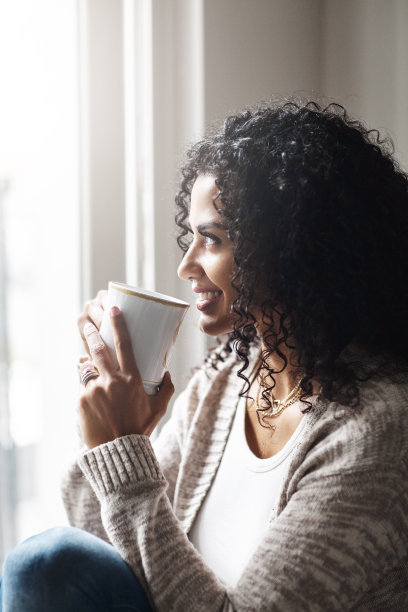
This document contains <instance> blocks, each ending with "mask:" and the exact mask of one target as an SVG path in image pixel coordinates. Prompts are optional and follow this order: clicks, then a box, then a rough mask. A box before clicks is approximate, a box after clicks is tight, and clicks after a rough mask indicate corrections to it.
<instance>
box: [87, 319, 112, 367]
mask: <svg viewBox="0 0 408 612" xmlns="http://www.w3.org/2000/svg"><path fill="white" fill-rule="evenodd" d="M84 335H85V340H86V342H87V345H88V348H89V353H90V355H91V358H92V361H93V362H94V364H95V366H96V367H97V369H98V371H99V373H100V374H101V375H103V374H109V373H111V372H112V371H113V370H114V369H115V366H114V364H113V362H112V359H111V356H110V355H109V350H108V347H107V346H106V345H105V343H104V341H103V340H102V338H101V337H100V335H99V332H98V330H97V329H96V327H95V325H93V323H89V322H88V323H85V325H84Z"/></svg>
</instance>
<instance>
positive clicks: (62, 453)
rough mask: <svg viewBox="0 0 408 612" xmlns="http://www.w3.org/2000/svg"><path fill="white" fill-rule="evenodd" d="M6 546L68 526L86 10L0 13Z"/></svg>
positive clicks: (43, 5)
mask: <svg viewBox="0 0 408 612" xmlns="http://www.w3.org/2000/svg"><path fill="white" fill-rule="evenodd" d="M0 74H1V87H2V95H1V100H0V134H1V139H0V202H1V208H0V214H1V223H0V227H1V228H2V237H3V240H2V245H1V246H2V248H1V249H0V257H1V264H0V274H1V279H0V280H1V288H2V299H1V305H0V316H1V322H2V324H1V341H0V350H1V355H0V363H1V365H2V370H1V401H2V404H1V413H0V419H1V420H0V424H1V430H0V431H1V438H0V444H1V460H2V470H1V471H2V472H3V476H2V481H1V485H2V490H1V498H0V516H1V522H0V526H1V536H2V537H1V540H0V546H2V549H3V550H1V551H0V552H1V553H3V554H4V552H5V550H7V549H8V548H9V547H10V545H12V544H14V543H15V541H19V540H21V539H22V538H24V537H26V536H28V535H32V534H33V533H35V532H37V531H39V530H41V529H43V528H46V527H48V526H50V525H51V524H56V523H58V522H59V523H62V522H64V521H65V515H64V512H63V509H62V504H60V503H59V498H60V496H59V481H60V475H61V472H62V468H63V463H64V462H65V460H66V459H67V457H68V454H69V453H70V452H71V450H72V448H73V445H74V440H73V437H74V436H73V435H71V433H70V432H73V431H74V427H73V422H74V407H75V402H76V397H77V389H78V383H77V379H76V373H75V357H76V355H77V353H78V340H77V333H76V329H75V327H76V315H77V312H78V307H79V282H78V245H79V241H78V168H79V164H78V153H77V151H78V144H77V131H78V129H77V124H78V118H77V41H76V2H75V0H64V1H63V2H55V1H54V0H36V2H32V1H31V0H10V1H7V2H2V3H1V5H0Z"/></svg>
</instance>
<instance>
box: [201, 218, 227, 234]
mask: <svg viewBox="0 0 408 612" xmlns="http://www.w3.org/2000/svg"><path fill="white" fill-rule="evenodd" d="M213 228H217V229H220V230H224V231H225V230H226V229H227V228H226V227H225V225H224V224H223V223H219V222H218V221H208V222H207V223H200V225H197V231H198V233H199V234H201V233H202V232H205V231H206V230H209V229H213Z"/></svg>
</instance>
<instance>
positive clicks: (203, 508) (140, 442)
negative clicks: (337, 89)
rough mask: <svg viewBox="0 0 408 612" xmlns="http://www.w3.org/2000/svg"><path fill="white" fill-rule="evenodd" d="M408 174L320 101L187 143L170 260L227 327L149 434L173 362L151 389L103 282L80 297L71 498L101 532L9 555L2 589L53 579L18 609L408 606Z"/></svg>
mask: <svg viewBox="0 0 408 612" xmlns="http://www.w3.org/2000/svg"><path fill="white" fill-rule="evenodd" d="M407 187H408V181H407V176H406V175H405V174H404V173H403V172H402V171H401V170H400V169H399V168H398V165H397V163H396V162H395V160H394V159H393V158H392V151H391V146H390V143H389V142H388V141H381V140H380V138H379V135H378V133H377V132H373V131H370V130H367V129H366V128H365V127H364V126H363V125H362V124H361V123H359V122H357V121H353V120H351V119H349V118H348V116H347V114H346V113H345V111H344V110H343V109H342V108H341V107H339V106H337V105H333V104H332V105H330V106H328V107H327V108H324V109H322V108H320V107H319V106H318V105H317V104H315V103H308V104H302V103H296V102H294V101H291V102H289V103H282V104H278V105H275V106H271V107H265V108H259V109H256V110H254V111H250V110H248V111H245V112H243V113H241V114H239V115H236V116H233V117H230V118H228V119H227V120H226V122H225V124H224V126H223V128H222V129H221V131H220V132H219V133H216V134H215V135H213V136H211V137H209V138H208V139H206V140H203V141H202V142H199V143H198V144H197V145H195V146H194V147H193V148H192V149H191V150H190V152H189V154H188V158H187V161H186V163H185V165H184V168H183V179H182V183H181V190H180V192H179V194H178V195H177V198H176V202H177V205H178V214H177V217H176V220H177V224H178V227H179V228H180V234H179V238H178V241H179V244H180V246H181V248H182V249H183V251H184V257H183V260H182V263H181V265H180V267H179V271H178V273H179V275H180V277H181V278H182V279H184V280H187V281H190V282H191V284H192V290H193V292H195V293H196V294H197V297H198V300H197V308H198V310H199V313H200V314H199V323H200V327H201V329H202V331H203V332H205V333H207V334H209V335H212V336H220V335H223V334H227V336H226V338H227V339H226V342H225V343H224V344H223V345H220V347H219V348H218V349H217V350H215V351H214V352H213V353H212V354H211V355H210V356H209V358H208V359H207V362H206V364H205V365H204V366H203V367H202V368H201V369H200V370H198V371H197V372H196V373H195V374H194V375H193V377H192V379H191V381H190V383H189V385H188V386H187V388H186V390H185V391H184V392H183V393H182V394H181V395H180V397H179V398H178V400H177V401H176V403H175V406H174V409H173V412H172V415H171V418H170V420H169V421H168V422H167V423H166V425H165V426H164V427H163V429H162V431H161V433H160V435H159V436H158V439H157V441H156V442H155V445H154V450H153V448H152V446H151V444H150V440H149V437H148V436H149V435H150V433H151V431H152V430H153V429H154V427H155V425H156V424H157V422H158V421H159V420H160V418H161V417H162V415H163V414H164V412H165V409H166V406H167V403H168V401H169V399H170V397H171V395H172V392H173V387H172V384H171V380H170V377H169V375H166V377H165V379H164V380H163V383H162V385H161V388H160V391H159V392H158V394H157V395H156V396H154V397H153V398H151V397H149V396H147V395H146V394H145V393H144V391H143V387H142V384H141V380H140V376H139V374H138V371H137V365H136V363H135V361H134V358H133V356H132V352H131V348H130V343H129V338H128V335H127V331H126V326H125V323H124V320H123V317H122V314H121V313H120V311H119V310H118V309H117V308H114V309H112V311H111V317H112V326H113V328H114V331H115V337H116V352H117V356H118V361H119V364H120V368H119V370H118V369H116V368H115V367H114V366H113V364H112V361H111V360H110V357H109V354H108V351H107V349H106V347H105V346H104V344H103V342H102V340H101V338H100V336H99V333H98V328H99V325H100V321H101V317H102V313H103V294H100V295H99V296H98V298H97V299H96V300H95V301H93V302H90V303H89V304H88V305H87V306H86V308H85V311H84V313H83V314H82V315H81V317H80V329H81V332H82V333H83V337H84V338H85V340H86V342H87V346H88V347H89V354H90V357H91V360H92V364H91V366H90V365H89V364H88V365H87V366H86V367H87V369H86V370H84V371H83V372H84V377H85V384H86V386H85V388H84V391H83V394H82V397H81V402H80V421H81V430H82V435H83V439H84V442H85V444H86V446H87V448H86V449H85V451H84V452H83V453H81V455H80V456H79V458H78V462H77V463H76V464H75V466H74V467H73V468H72V470H71V472H70V473H69V474H68V476H67V479H66V481H65V485H64V499H65V503H66V507H67V510H68V515H69V518H70V521H71V524H72V525H74V526H76V527H80V528H82V529H84V530H86V531H87V532H90V533H91V534H95V535H96V536H98V537H99V538H101V539H105V540H107V541H108V542H111V543H112V544H113V548H112V547H109V546H107V545H106V544H104V543H103V542H102V541H101V539H97V538H93V537H92V536H91V535H89V534H85V533H84V532H81V531H76V530H72V529H69V528H67V529H64V530H63V531H62V532H61V531H58V532H56V531H52V532H51V533H48V534H45V535H44V534H43V535H41V536H39V538H34V540H32V541H31V542H30V541H29V542H28V543H26V544H23V545H21V546H20V547H17V549H16V551H15V552H14V553H11V555H10V557H9V560H8V562H7V563H6V570H5V578H4V593H6V591H7V589H8V588H9V593H12V592H14V593H16V591H17V590H18V588H19V589H20V592H27V593H29V595H27V601H30V602H33V601H34V598H35V597H37V595H38V591H39V590H40V589H39V587H38V585H39V584H42V585H45V587H44V590H45V592H46V591H47V589H48V590H49V588H50V585H52V587H53V593H52V596H49V600H47V599H46V596H44V597H43V600H42V607H40V604H36V605H38V607H31V608H30V607H26V608H24V609H27V610H31V609H33V610H37V609H41V610H51V609H58V610H72V609H74V606H76V607H77V608H78V609H81V610H98V609H115V605H119V603H121V604H122V605H123V606H124V607H125V609H126V606H128V609H140V610H142V609H143V610H145V609H149V606H151V608H152V609H154V610H160V611H168V610H177V611H184V610H186V611H187V610H194V611H197V610H200V611H201V610H202V611H205V612H207V611H208V612H212V611H214V612H215V611H221V610H231V611H233V610H237V611H241V610H245V611H248V610H257V611H270V610H283V611H286V610H296V611H297V610H322V611H327V610H341V611H344V610H370V611H373V610H401V609H406V608H407V605H408V595H407V593H408V573H407V569H406V568H407V567H408V478H407V476H408V474H407V472H408V413H407V408H406V406H407V402H408V372H407V370H408V366H407V360H406V354H407V346H408V326H407V324H406V313H407V312H408V289H407V287H408V283H407V279H408V269H407V268H408V246H407V245H408V241H407V239H406V237H407V236H408V189H407ZM89 368H91V370H89ZM92 368H95V369H94V370H92ZM87 379H88V380H87ZM87 538H89V542H88V540H87ZM47 542H48V546H49V547H50V550H51V552H50V553H49V557H48V559H49V560H48V561H47V558H46V555H45V554H44V549H45V548H46V547H47ZM50 542H51V543H50ZM81 546H82V548H81ZM24 547H25V548H24ZM38 548H40V550H41V552H40V553H38V552H37V550H38ZM91 549H92V552H89V553H88V554H87V552H86V551H90V550H91ZM78 551H79V552H78ZM84 551H85V552H84ZM117 553H119V555H118V554H117ZM108 557H109V559H108ZM121 557H122V558H123V559H124V561H125V562H126V563H125V562H123V561H122V560H121ZM73 559H74V560H75V561H73ZM98 559H99V561H98V562H97V560H98ZM98 563H99V565H98ZM38 566H39V567H40V569H36V568H38ZM129 566H130V568H131V569H132V570H133V572H131V571H130V570H129ZM72 568H77V572H76V575H75V577H72V574H73V572H74V569H72ZM88 574H89V575H90V576H91V578H89V576H88ZM27 576H30V588H28V587H27V583H28V582H29V580H28V578H27ZM13 580H14V586H13V588H14V591H12V587H11V586H10V587H8V586H7V585H8V581H10V582H12V581H13ZM115 581H116V587H115V586H114V585H112V582H115ZM90 583H92V584H91V585H90ZM18 585H19V586H18ZM47 585H48V586H47ZM119 585H120V586H119ZM140 585H141V587H142V588H143V591H144V593H145V594H146V597H147V599H148V602H149V603H147V601H146V599H144V595H143V592H142V591H141V588H140ZM115 588H116V591H115ZM120 591H122V592H123V593H125V592H126V593H127V594H126V595H123V598H125V597H128V599H126V601H125V600H124V599H122V600H121V602H119V600H117V599H115V600H114V598H113V593H114V592H115V593H116V592H120ZM78 592H79V595H78ZM128 594H129V595H128ZM58 597H59V598H58ZM81 597H83V599H81ZM115 597H116V594H115ZM29 598H31V599H29ZM98 598H99V599H98ZM36 601H37V600H36ZM38 601H40V600H39V599H38ZM46 601H47V604H45V603H44V602H46ZM57 604H58V605H57ZM47 605H48V607H47ZM52 605H54V606H55V607H54V608H52ZM32 606H34V604H32ZM81 606H82V607H81ZM98 606H99V607H98ZM132 606H133V607H132ZM4 609H5V610H13V609H14V608H13V607H12V605H11V607H8V608H7V606H6V607H5V608H4ZM15 609H17V608H15Z"/></svg>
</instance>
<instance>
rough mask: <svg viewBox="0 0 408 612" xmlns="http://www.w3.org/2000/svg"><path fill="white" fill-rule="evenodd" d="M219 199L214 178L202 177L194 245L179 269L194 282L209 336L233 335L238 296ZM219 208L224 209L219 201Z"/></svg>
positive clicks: (195, 200)
mask: <svg viewBox="0 0 408 612" xmlns="http://www.w3.org/2000/svg"><path fill="white" fill-rule="evenodd" d="M217 195H218V188H217V186H216V184H215V179H214V177H213V176H210V175H199V176H198V177H197V179H196V181H195V183H194V185H193V189H192V191H191V207H190V216H189V222H190V227H191V230H192V234H193V241H192V243H191V244H190V247H189V249H188V251H187V252H186V254H185V255H184V258H183V261H182V262H181V264H180V266H179V269H178V275H179V277H180V278H182V279H183V280H189V281H191V285H192V290H193V291H194V293H196V294H197V298H198V299H197V303H196V305H197V309H198V310H199V312H200V319H199V326H200V329H201V330H202V331H203V332H205V333H206V334H209V335H210V336H217V335H220V334H225V333H227V332H230V331H232V328H233V318H234V317H233V314H231V304H232V303H233V301H234V300H235V298H236V295H237V293H236V291H235V290H234V289H233V288H232V286H231V278H232V273H233V269H234V259H233V253H232V242H231V240H229V238H228V237H227V232H226V230H225V228H224V224H223V219H222V217H221V215H220V214H219V213H218V212H217V210H216V209H215V207H214V199H215V198H216V197H217ZM216 204H217V206H220V205H221V203H220V201H219V200H217V202H216Z"/></svg>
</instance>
